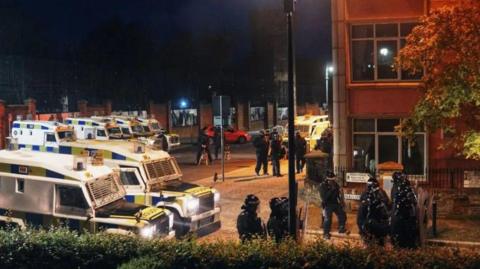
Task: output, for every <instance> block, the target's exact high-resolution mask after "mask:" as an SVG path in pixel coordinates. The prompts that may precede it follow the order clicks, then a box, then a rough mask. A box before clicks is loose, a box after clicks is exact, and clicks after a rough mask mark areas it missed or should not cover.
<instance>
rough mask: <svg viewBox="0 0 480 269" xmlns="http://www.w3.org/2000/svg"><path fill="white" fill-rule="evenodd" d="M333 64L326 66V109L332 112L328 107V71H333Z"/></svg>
mask: <svg viewBox="0 0 480 269" xmlns="http://www.w3.org/2000/svg"><path fill="white" fill-rule="evenodd" d="M333 70H334V69H333V66H331V65H327V66H326V67H325V105H324V107H325V109H326V110H327V111H329V112H330V109H328V73H333Z"/></svg>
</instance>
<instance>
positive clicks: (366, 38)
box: [332, 0, 478, 175]
mask: <svg viewBox="0 0 480 269" xmlns="http://www.w3.org/2000/svg"><path fill="white" fill-rule="evenodd" d="M454 2H455V1H435V0H423V1H422V0H369V1H364V0H334V1H332V27H333V29H332V49H333V62H334V64H335V66H336V69H335V74H334V77H333V129H334V165H335V166H337V167H348V168H351V169H353V170H355V171H358V172H371V173H374V172H375V169H376V167H377V165H378V164H380V163H385V162H396V163H400V164H402V165H403V167H404V169H405V170H406V172H407V173H409V174H416V175H422V174H423V173H424V171H425V170H426V169H427V168H454V167H455V168H467V166H469V167H473V166H475V165H477V167H478V163H475V162H471V161H465V160H463V159H462V158H461V157H458V156H457V155H456V154H455V153H454V152H452V151H449V150H439V146H440V145H441V144H442V140H443V135H442V132H441V131H438V132H436V133H427V132H425V130H418V132H417V133H416V135H415V141H414V142H412V141H410V142H409V141H408V140H406V139H405V138H402V137H400V136H399V135H398V133H397V132H395V126H396V125H398V124H399V123H400V121H401V119H402V118H405V117H407V116H408V115H409V114H410V112H411V111H412V110H413V108H414V106H415V104H416V103H417V101H418V100H419V98H420V97H421V92H420V90H419V86H420V83H421V81H420V79H421V77H422V74H421V73H419V74H409V73H407V72H405V71H403V70H400V69H398V68H397V69H395V68H394V59H395V57H396V55H397V54H398V52H399V50H400V49H401V48H402V47H403V46H404V45H405V38H406V36H407V35H408V34H409V33H410V32H411V30H412V29H413V27H414V26H415V25H416V24H417V23H418V21H419V19H420V17H421V16H423V15H426V14H428V12H430V11H431V10H433V9H435V8H438V7H441V6H443V5H448V4H451V3H454Z"/></svg>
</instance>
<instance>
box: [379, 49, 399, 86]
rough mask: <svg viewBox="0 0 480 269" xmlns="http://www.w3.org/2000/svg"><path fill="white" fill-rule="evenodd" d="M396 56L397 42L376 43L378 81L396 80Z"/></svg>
mask: <svg viewBox="0 0 480 269" xmlns="http://www.w3.org/2000/svg"><path fill="white" fill-rule="evenodd" d="M396 56H397V41H396V40H386V41H377V67H378V74H377V76H378V79H396V78H397V77H398V73H397V69H396V68H395V66H394V61H395V57H396Z"/></svg>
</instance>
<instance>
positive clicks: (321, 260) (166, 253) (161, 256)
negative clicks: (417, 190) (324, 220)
mask: <svg viewBox="0 0 480 269" xmlns="http://www.w3.org/2000/svg"><path fill="white" fill-rule="evenodd" d="M117 267H120V268H123V269H128V268H136V269H138V268H216V269H221V268H326V269H328V268H352V269H353V268H358V269H362V268H372V269H373V268H405V269H415V268H435V269H442V268H470V269H473V268H480V253H479V252H478V251H477V252H474V251H459V250H454V249H444V248H442V249H439V248H423V249H419V250H416V251H385V250H383V249H369V250H366V249H360V248H354V247H350V246H348V245H345V246H341V247H333V246H331V245H329V244H325V243H323V241H322V240H319V241H318V242H315V243H311V244H306V245H297V244H295V243H294V242H291V241H287V242H284V243H282V244H278V245H277V244H275V243H274V242H272V241H266V240H258V241H252V242H250V243H248V244H243V245H242V244H239V243H237V242H233V241H218V242H212V243H199V242H197V241H195V240H184V241H173V240H171V241H163V240H150V241H147V240H142V239H139V238H135V237H129V236H120V235H109V234H101V233H100V234H89V233H83V234H78V233H75V232H71V231H68V230H66V229H54V230H51V231H42V230H40V231H37V230H28V231H19V230H0V268H102V269H107V268H117Z"/></svg>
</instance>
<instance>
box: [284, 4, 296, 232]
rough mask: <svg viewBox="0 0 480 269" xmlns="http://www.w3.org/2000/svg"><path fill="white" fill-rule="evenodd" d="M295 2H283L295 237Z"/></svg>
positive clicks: (290, 217) (291, 222)
mask: <svg viewBox="0 0 480 269" xmlns="http://www.w3.org/2000/svg"><path fill="white" fill-rule="evenodd" d="M294 5H295V0H284V11H285V14H286V15H287V31H288V201H289V212H288V230H289V233H290V236H291V237H292V238H294V239H296V237H297V182H296V180H295V140H294V139H295V136H294V132H295V103H296V102H295V85H294V83H295V82H294V79H295V75H294V72H295V69H294V68H295V60H294V54H293V53H294V47H293V12H294Z"/></svg>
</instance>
